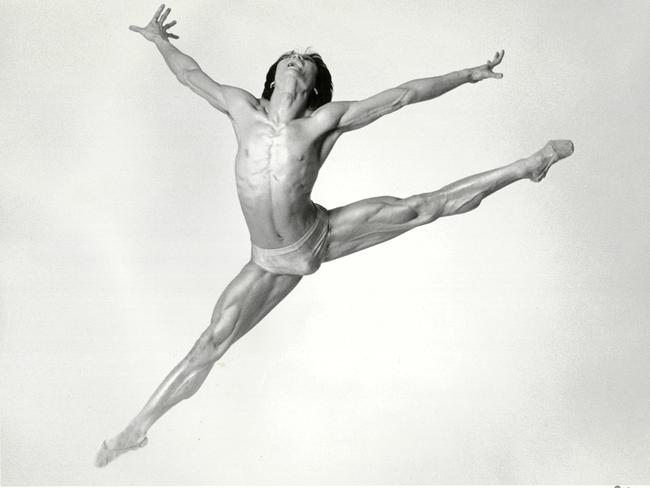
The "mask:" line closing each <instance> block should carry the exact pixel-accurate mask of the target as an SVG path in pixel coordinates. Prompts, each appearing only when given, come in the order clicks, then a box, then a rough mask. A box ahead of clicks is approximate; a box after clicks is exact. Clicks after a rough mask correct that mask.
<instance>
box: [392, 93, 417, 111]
mask: <svg viewBox="0 0 650 488" xmlns="http://www.w3.org/2000/svg"><path fill="white" fill-rule="evenodd" d="M415 102H417V94H416V93H415V90H412V89H411V88H400V94H399V96H398V97H397V99H396V100H395V103H394V105H395V109H396V110H397V109H400V108H402V107H405V106H406V105H410V104H411V103H415Z"/></svg>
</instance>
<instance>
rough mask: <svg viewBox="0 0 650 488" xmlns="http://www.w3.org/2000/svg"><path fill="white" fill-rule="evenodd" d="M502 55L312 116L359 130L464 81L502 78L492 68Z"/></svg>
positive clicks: (340, 127) (334, 125) (335, 126)
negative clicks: (470, 66) (481, 63)
mask: <svg viewBox="0 0 650 488" xmlns="http://www.w3.org/2000/svg"><path fill="white" fill-rule="evenodd" d="M503 55H504V51H500V52H497V53H496V55H495V56H494V59H492V61H488V62H487V63H486V64H483V65H480V66H476V67H474V68H468V69H463V70H460V71H454V72H452V73H448V74H446V75H442V76H434V77H431V78H421V79H418V80H411V81H408V82H406V83H403V84H401V85H399V86H397V87H395V88H391V89H388V90H384V91H382V92H380V93H378V94H377V95H374V96H372V97H370V98H366V99H365V100H359V101H353V102H331V103H328V104H326V105H324V106H323V107H321V108H319V109H318V110H317V111H316V112H315V113H314V117H316V118H317V119H321V120H322V122H323V123H324V124H325V125H327V126H329V127H331V129H332V130H335V131H339V132H345V131H349V130H354V129H359V128H361V127H363V126H365V125H368V124H369V123H371V122H374V121H375V120H377V119H378V118H380V117H382V116H384V115H387V114H389V113H391V112H394V111H396V110H398V109H400V108H402V107H404V106H406V105H410V104H412V103H418V102H423V101H425V100H431V99H433V98H436V97H439V96H440V95H442V94H444V93H447V92H448V91H450V90H453V89H454V88H457V87H459V86H461V85H464V84H465V83H476V82H478V81H481V80H484V79H486V78H497V79H500V78H502V77H503V75H502V74H501V73H495V72H494V71H493V69H494V67H495V66H497V65H498V64H500V63H501V61H502V60H503Z"/></svg>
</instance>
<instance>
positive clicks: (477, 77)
mask: <svg viewBox="0 0 650 488" xmlns="http://www.w3.org/2000/svg"><path fill="white" fill-rule="evenodd" d="M169 11H170V9H167V10H165V9H164V5H162V6H160V8H159V9H158V10H157V11H156V13H155V15H154V16H153V18H152V20H151V21H150V22H149V23H148V24H147V25H146V26H145V27H136V26H131V27H130V29H131V30H133V31H135V32H138V33H140V34H142V35H143V36H144V37H145V39H147V40H149V41H152V42H153V43H154V44H155V45H156V47H157V48H158V50H159V51H160V53H161V54H162V56H163V58H164V60H165V62H166V63H167V65H168V66H169V68H170V69H171V71H172V72H173V73H174V75H176V77H177V78H178V80H179V81H180V82H181V83H182V84H183V85H186V86H188V87H189V88H190V89H192V90H193V91H194V92H195V93H197V94H198V95H200V96H201V97H203V98H205V99H206V100H207V101H208V102H209V103H210V105H212V106H213V107H214V108H216V109H217V110H219V111H221V112H223V113H224V114H226V115H227V116H228V117H229V118H230V120H231V122H232V124H233V127H234V130H235V135H236V137H237V142H238V151H237V156H236V160H235V164H236V174H237V190H238V194H239V200H240V203H241V207H242V210H243V213H244V217H245V219H246V224H247V225H248V229H249V232H250V236H251V243H252V252H251V260H250V261H249V262H248V263H246V264H245V265H244V267H243V269H242V270H241V271H240V273H239V274H238V275H237V276H236V277H235V278H234V279H233V280H232V282H231V283H230V284H229V285H228V286H227V287H226V289H225V290H224V292H223V294H222V295H221V297H219V300H218V301H217V304H216V307H215V309H214V313H213V314H212V320H211V321H210V325H209V326H208V328H207V329H206V330H205V331H204V332H203V334H201V336H200V337H199V339H198V340H197V341H196V343H195V344H194V347H192V349H191V350H190V352H189V353H188V354H187V356H185V358H184V359H183V360H182V361H181V362H180V363H179V364H178V365H177V366H176V367H175V368H174V369H173V370H172V371H171V372H170V373H169V375H167V377H166V378H165V379H164V381H163V382H162V384H161V385H160V386H159V387H158V388H157V389H156V391H155V392H154V393H153V395H152V396H151V398H150V399H149V401H148V402H147V403H146V405H145V406H144V408H143V409H142V410H141V411H140V413H138V414H137V415H136V416H135V418H133V420H132V421H131V422H130V423H129V424H128V426H127V427H126V428H125V429H124V430H123V431H122V432H121V433H120V434H118V435H117V436H116V437H114V438H113V439H111V440H109V441H106V442H104V443H103V444H102V447H101V449H100V451H99V453H98V454H97V460H96V464H97V465H98V466H104V465H106V464H108V463H109V462H110V461H112V460H113V459H114V458H115V457H117V456H119V455H120V454H122V453H124V452H127V451H129V450H132V449H136V448H138V447H142V446H144V445H145V444H146V442H147V437H146V433H147V431H148V430H149V428H150V427H151V426H152V425H153V423H154V422H155V421H156V420H158V418H160V416H161V415H163V414H164V413H165V412H166V411H167V410H169V409H170V408H171V407H173V406H174V405H175V404H177V403H178V402H180V401H181V400H184V399H186V398H189V397H190V396H191V395H193V394H194V393H195V392H196V391H197V390H198V388H199V387H200V386H201V384H202V383H203V381H204V380H205V378H206V377H207V375H208V374H209V372H210V370H211V369H212V367H213V366H214V364H215V362H216V361H217V360H218V359H219V358H220V357H221V356H223V354H224V353H225V352H226V350H227V349H228V348H229V347H230V346H231V345H232V344H233V343H234V342H235V341H237V340H238V339H239V338H240V337H242V336H243V335H244V334H246V332H248V331H249V330H251V328H253V327H254V326H255V325H256V324H257V323H258V322H259V321H260V320H262V318H263V317H264V316H265V315H266V314H267V313H268V312H269V311H270V310H271V309H272V308H273V307H275V306H276V305H277V304H278V303H279V302H280V301H281V300H282V299H283V298H284V297H286V296H287V294H288V293H289V292H290V291H291V290H293V288H294V287H295V286H296V285H297V284H298V282H299V281H300V280H301V279H302V276H304V275H307V274H311V273H313V272H315V271H316V270H317V269H318V268H319V266H320V265H321V263H322V262H324V261H331V260H333V259H337V258H340V257H342V256H345V255H347V254H351V253H353V252H356V251H360V250H362V249H366V248H368V247H370V246H374V245H376V244H380V243H382V242H384V241H387V240H389V239H392V238H393V237H396V236H398V235H400V234H403V233H404V232H407V231H409V230H411V229H413V228H415V227H418V226H420V225H424V224H429V223H431V222H433V221H435V220H436V219H438V218H440V217H445V216H448V215H458V214H461V213H464V212H467V211H469V210H472V209H475V208H476V207H478V206H479V204H480V203H481V201H482V200H483V199H484V198H485V197H486V196H488V195H490V194H491V193H493V192H495V191H497V190H499V189H501V188H503V187H505V186H506V185H509V184H510V183H514V182H515V181H517V180H520V179H524V178H527V179H530V180H533V181H540V180H541V179H542V178H544V176H545V175H546V172H547V171H548V169H549V168H550V166H551V165H552V164H553V163H555V162H557V161H558V160H560V159H562V158H565V157H567V156H569V155H570V154H571V153H572V152H573V144H572V143H571V142H570V141H551V142H549V143H547V144H546V145H545V146H544V147H543V148H542V149H540V150H539V151H537V152H536V153H535V154H533V155H532V156H529V157H527V158H524V159H520V160H518V161H516V162H514V163H512V164H509V165H506V166H503V167H500V168H497V169H493V170H490V171H486V172H484V173H481V174H478V175H475V176H470V177H468V178H465V179H462V180H460V181H457V182H455V183H452V184H450V185H447V186H445V187H443V188H441V189H439V190H436V191H431V192H428V193H421V194H418V195H413V196H410V197H408V198H397V197H389V196H382V197H377V198H370V199H367V200H361V201H358V202H355V203H352V204H350V205H346V206H343V207H339V208H335V209H333V210H326V209H324V208H323V207H321V206H320V205H318V204H315V203H314V202H312V200H311V191H312V188H313V187H314V183H315V181H316V177H317V176H318V171H319V170H320V167H321V165H322V164H323V162H324V161H325V159H326V158H327V155H328V154H329V152H330V151H331V150H332V146H333V145H334V143H335V142H336V141H337V139H338V138H339V137H340V136H341V134H343V133H344V132H348V131H351V130H354V129H359V128H361V127H363V126H365V125H367V124H370V123H371V122H374V121H375V120H377V119H378V118H379V117H382V116H383V115H386V114H389V113H391V112H394V111H395V110H398V109H399V108H402V107H404V106H405V105H408V104H411V103H417V102H422V101H425V100H431V99H432V98H435V97H437V96H439V95H442V94H443V93H446V92H448V91H449V90H452V89H454V88H456V87H458V86H460V85H463V84H465V83H476V82H479V81H481V80H484V79H487V78H497V79H498V78H501V77H502V75H501V74H500V73H495V72H493V68H494V67H495V66H496V65H498V64H499V63H500V62H501V61H502V59H503V51H501V52H499V53H497V54H496V56H495V57H494V59H493V60H492V61H488V62H487V63H486V64H483V65H481V66H477V67H474V68H469V69H464V70H460V71H455V72H453V73H449V74H446V75H443V76H436V77H432V78H422V79H418V80H412V81H409V82H407V83H404V84H402V85H400V86H397V87H395V88H391V89H388V90H385V91H383V92H381V93H378V94H377V95H374V96H372V97H370V98H367V99H365V100H361V101H352V102H331V99H332V84H331V77H330V74H329V71H328V70H327V68H326V66H325V64H324V63H323V61H322V59H321V57H320V56H319V55H317V54H315V53H311V54H300V53H297V52H290V53H287V54H284V55H283V56H281V57H280V59H279V60H278V61H277V62H276V63H275V64H274V65H272V66H271V68H270V70H269V73H268V75H267V80H266V83H265V87H264V93H263V94H262V97H261V98H256V97H255V96H253V95H251V94H250V93H248V92H247V91H245V90H242V89H240V88H235V87H232V86H226V85H222V84H220V83H218V82H216V81H214V80H212V79H211V78H210V77H209V76H208V75H206V74H205V73H204V72H203V71H201V68H200V67H199V65H198V64H197V63H196V62H195V61H194V60H193V59H192V58H190V57H189V56H186V55H185V54H183V53H181V52H180V51H179V50H178V49H176V48H175V47H174V46H173V45H172V44H171V43H170V42H169V38H177V36H175V35H174V34H172V33H170V32H169V28H170V27H172V26H173V25H174V24H175V23H176V22H175V21H174V22H170V23H169V24H165V21H166V19H167V16H168V15H169Z"/></svg>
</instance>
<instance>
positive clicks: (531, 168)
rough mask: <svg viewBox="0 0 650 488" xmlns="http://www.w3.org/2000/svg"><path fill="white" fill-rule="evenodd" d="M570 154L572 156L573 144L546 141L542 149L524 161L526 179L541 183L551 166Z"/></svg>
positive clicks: (564, 141) (565, 141)
mask: <svg viewBox="0 0 650 488" xmlns="http://www.w3.org/2000/svg"><path fill="white" fill-rule="evenodd" d="M571 154H573V142H571V141H569V140H556V141H548V142H547V143H546V145H545V146H544V147H543V148H542V149H540V150H539V151H537V152H536V153H535V154H533V155H532V156H531V157H529V158H527V159H526V160H525V163H524V166H525V168H526V177H527V178H529V179H530V180H532V181H534V182H535V183H537V182H539V181H542V180H543V179H544V177H545V176H546V173H548V170H549V168H550V167H551V166H552V165H554V164H555V163H557V162H558V161H559V160H560V159H564V158H567V157H569V156H571Z"/></svg>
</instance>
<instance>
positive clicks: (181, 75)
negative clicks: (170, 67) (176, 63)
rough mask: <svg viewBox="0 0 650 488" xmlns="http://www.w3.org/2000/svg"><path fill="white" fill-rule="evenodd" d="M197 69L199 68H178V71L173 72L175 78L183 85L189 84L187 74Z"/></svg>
mask: <svg viewBox="0 0 650 488" xmlns="http://www.w3.org/2000/svg"><path fill="white" fill-rule="evenodd" d="M198 70H199V68H184V69H180V70H178V71H177V72H176V73H175V74H176V79H177V80H178V81H179V82H180V83H181V84H183V85H185V86H189V81H188V79H189V76H190V75H191V74H192V73H193V72H194V71H198Z"/></svg>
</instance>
